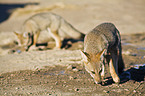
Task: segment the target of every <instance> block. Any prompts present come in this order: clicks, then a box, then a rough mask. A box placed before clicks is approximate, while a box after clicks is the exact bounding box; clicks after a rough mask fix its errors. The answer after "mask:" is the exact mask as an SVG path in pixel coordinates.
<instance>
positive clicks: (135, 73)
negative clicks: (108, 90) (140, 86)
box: [103, 65, 145, 86]
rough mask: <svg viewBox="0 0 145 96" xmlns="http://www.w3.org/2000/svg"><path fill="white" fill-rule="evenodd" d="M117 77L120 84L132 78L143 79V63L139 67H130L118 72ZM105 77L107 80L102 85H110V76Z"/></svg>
mask: <svg viewBox="0 0 145 96" xmlns="http://www.w3.org/2000/svg"><path fill="white" fill-rule="evenodd" d="M119 77H120V84H123V83H125V82H127V81H129V80H132V81H134V82H141V81H145V65H144V66H140V67H139V68H135V67H132V68H130V69H128V70H126V71H124V72H123V73H122V74H120V75H119ZM106 79H108V80H107V81H106V82H105V84H104V85H103V86H107V85H111V84H113V83H114V81H113V79H112V78H111V77H107V78H106Z"/></svg>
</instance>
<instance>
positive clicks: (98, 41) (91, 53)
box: [81, 23, 124, 84]
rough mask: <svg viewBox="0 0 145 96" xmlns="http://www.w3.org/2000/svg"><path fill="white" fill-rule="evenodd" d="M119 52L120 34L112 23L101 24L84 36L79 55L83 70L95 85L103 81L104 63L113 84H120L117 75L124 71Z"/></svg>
mask: <svg viewBox="0 0 145 96" xmlns="http://www.w3.org/2000/svg"><path fill="white" fill-rule="evenodd" d="M121 50H122V49H121V38H120V34H119V31H118V30H117V28H116V27H115V26H114V25H113V24H112V23H102V24H100V25H98V26H97V27H96V28H94V29H93V30H92V31H91V32H89V33H88V34H87V35H86V36H85V39H84V51H81V54H82V58H83V61H84V64H85V68H86V70H87V71H88V72H89V73H90V75H91V76H92V77H93V78H94V81H95V83H96V84H98V83H101V81H102V80H103V79H104V75H105V62H106V61H107V62H108V64H109V69H110V73H111V76H112V78H113V80H114V82H116V83H119V82H120V78H119V76H118V75H119V73H122V72H123V69H124V63H123V60H122V55H121ZM118 72H119V73H118Z"/></svg>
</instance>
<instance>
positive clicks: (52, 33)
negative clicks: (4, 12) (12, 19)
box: [14, 12, 84, 50]
mask: <svg viewBox="0 0 145 96" xmlns="http://www.w3.org/2000/svg"><path fill="white" fill-rule="evenodd" d="M42 31H48V32H49V36H48V38H50V39H51V38H53V39H54V40H55V43H56V47H55V48H56V49H59V48H61V45H62V40H63V39H71V38H72V39H82V38H84V34H83V33H81V32H79V31H78V30H77V29H75V28H74V27H73V26H72V25H71V24H69V23H68V22H67V21H65V20H64V19H63V18H62V17H61V16H58V15H56V14H54V13H50V12H48V13H39V14H36V15H33V16H32V17H30V18H29V19H27V20H26V21H25V22H24V24H23V27H22V32H21V33H17V32H14V33H15V34H16V35H17V37H18V41H19V42H18V43H19V45H20V46H23V47H24V48H25V49H26V50H28V46H29V44H30V42H31V45H32V46H29V49H35V47H36V43H37V40H38V37H39V35H40V34H41V32H42ZM28 34H29V35H28ZM24 48H23V49H24Z"/></svg>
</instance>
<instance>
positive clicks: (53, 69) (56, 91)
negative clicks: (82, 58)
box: [0, 33, 145, 96]
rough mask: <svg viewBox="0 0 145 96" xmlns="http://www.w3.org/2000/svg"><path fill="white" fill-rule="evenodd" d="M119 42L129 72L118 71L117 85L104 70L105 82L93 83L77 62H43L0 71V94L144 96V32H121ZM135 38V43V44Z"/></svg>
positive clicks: (18, 95) (81, 65) (71, 48)
mask: <svg viewBox="0 0 145 96" xmlns="http://www.w3.org/2000/svg"><path fill="white" fill-rule="evenodd" d="M122 42H123V43H122V47H123V58H124V62H125V72H126V73H127V72H129V73H130V77H127V76H128V74H126V73H125V74H122V75H121V76H120V77H121V83H120V84H119V85H117V84H115V83H114V82H113V80H112V78H111V77H110V74H109V72H108V71H107V70H106V78H105V82H106V83H105V85H103V86H102V85H97V84H95V83H94V81H93V78H92V77H91V76H90V75H89V74H88V73H87V72H86V71H85V69H84V66H83V64H81V63H80V62H79V63H73V64H68V65H64V66H59V65H55V66H45V67H44V68H43V69H36V70H35V71H31V70H23V71H15V72H7V73H3V74H1V75H0V95H6V96H9V95H15V96H16V95H17V96H21V95H24V96H25V95H43V96H45V95H52V96H74V95H75V96H90V95H93V96H100V95H101V96H107V95H109V96H117V95H118V96H144V95H145V82H144V81H145V66H144V65H143V64H144V62H145V55H144V54H145V50H144V49H143V48H144V46H142V45H143V43H144V42H145V34H144V33H143V34H134V35H122ZM136 42H139V43H137V45H136ZM80 44H81V43H80V42H77V43H73V44H72V46H71V47H70V48H69V49H67V50H73V48H76V46H79V45H80ZM74 46H75V47H74ZM77 48H78V49H79V47H77ZM76 61H77V60H76ZM60 62H61V61H60Z"/></svg>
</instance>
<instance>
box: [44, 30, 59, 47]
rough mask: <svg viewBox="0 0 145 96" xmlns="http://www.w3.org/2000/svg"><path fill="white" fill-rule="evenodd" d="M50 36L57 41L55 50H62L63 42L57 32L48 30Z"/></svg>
mask: <svg viewBox="0 0 145 96" xmlns="http://www.w3.org/2000/svg"><path fill="white" fill-rule="evenodd" d="M47 30H48V32H49V34H50V35H51V36H52V38H53V39H54V40H55V44H56V46H55V48H54V49H60V48H61V45H62V41H61V38H60V36H59V35H58V34H57V31H54V32H52V31H51V30H50V29H49V28H47Z"/></svg>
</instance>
